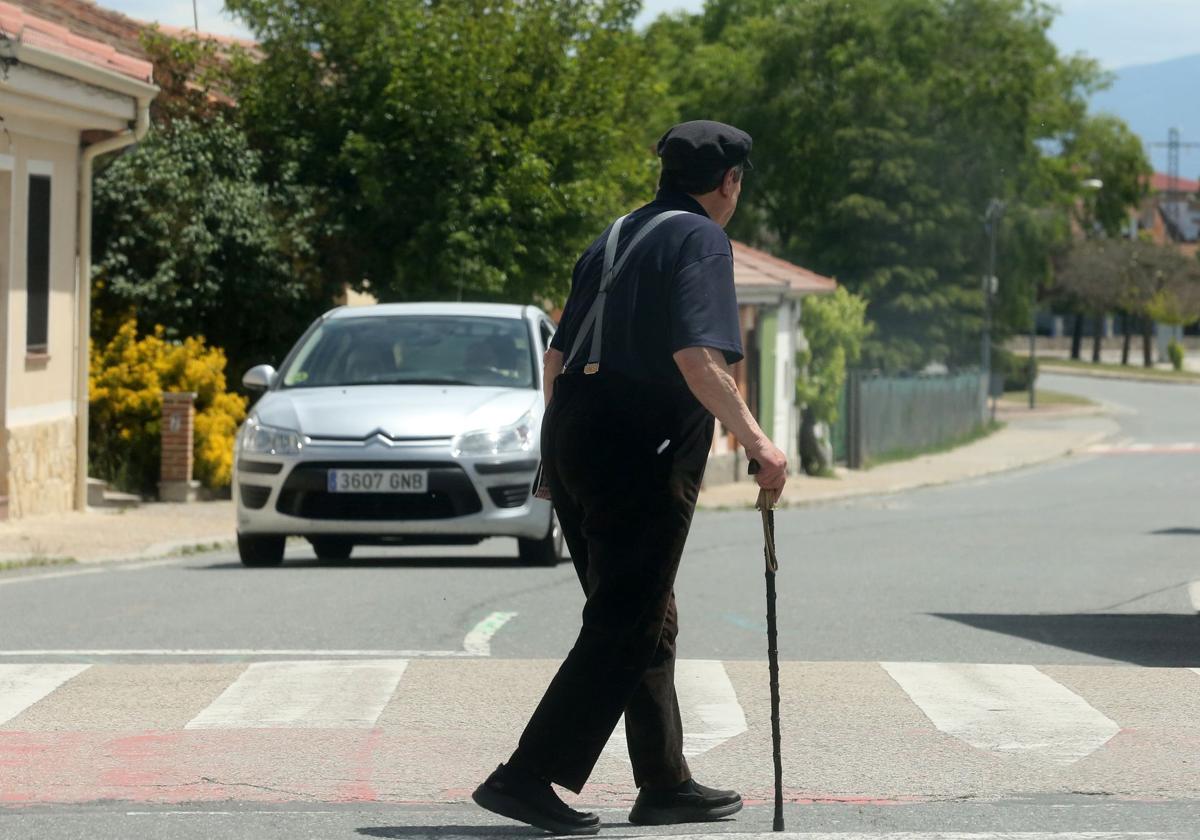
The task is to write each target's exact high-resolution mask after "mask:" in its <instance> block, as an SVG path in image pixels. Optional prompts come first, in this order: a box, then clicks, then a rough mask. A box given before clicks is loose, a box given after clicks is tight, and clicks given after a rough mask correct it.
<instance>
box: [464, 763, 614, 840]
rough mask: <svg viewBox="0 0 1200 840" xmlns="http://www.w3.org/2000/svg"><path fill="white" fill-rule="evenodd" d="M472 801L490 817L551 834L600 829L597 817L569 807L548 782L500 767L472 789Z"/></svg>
mask: <svg viewBox="0 0 1200 840" xmlns="http://www.w3.org/2000/svg"><path fill="white" fill-rule="evenodd" d="M471 798H472V799H474V800H475V804H476V805H478V806H479V807H481V808H486V809H487V810H489V811H491V812H492V813H493V814H499V815H500V816H502V817H508V818H509V819H510V820H517V821H518V822H523V823H528V824H529V825H532V826H534V827H536V828H540V829H542V830H544V831H549V832H550V833H551V834H595V833H596V832H598V831H599V830H600V818H599V817H597V816H596V815H595V814H589V813H586V812H584V811H576V810H575V809H573V808H571V807H570V806H569V805H567V803H565V802H563V801H562V800H561V799H559V798H558V794H557V793H555V792H554V788H552V787H550V783H549V782H548V781H546V780H545V779H539V778H538V777H536V776H532V775H530V774H528V773H525V772H523V771H521V770H518V769H516V768H515V767H506V766H504V765H503V764H501V765H500V766H499V767H497V768H496V772H494V773H492V775H490V776H488V777H487V781H485V782H484V783H483V784H481V785H480V786H479V787H477V788H475V792H474V793H473V794H471Z"/></svg>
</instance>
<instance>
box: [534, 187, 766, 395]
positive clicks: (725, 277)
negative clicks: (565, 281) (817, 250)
mask: <svg viewBox="0 0 1200 840" xmlns="http://www.w3.org/2000/svg"><path fill="white" fill-rule="evenodd" d="M665 210H687V211H689V212H687V213H686V214H682V215H679V216H674V217H672V218H670V219H667V220H666V221H664V222H662V223H661V224H660V225H659V226H658V227H657V228H655V229H654V230H653V231H651V232H650V233H649V234H648V235H647V236H646V238H645V239H643V240H642V241H641V242H639V243H638V244H637V246H636V248H635V250H634V252H633V253H631V254H630V257H629V260H628V261H627V262H626V263H625V266H624V268H623V269H622V270H621V273H620V275H619V276H618V277H617V278H616V279H615V280H614V281H613V284H612V286H611V287H610V289H609V292H608V302H607V304H606V306H605V311H604V334H603V336H602V339H601V355H600V371H601V373H604V372H613V373H619V374H623V375H625V376H628V377H630V378H633V379H637V380H642V381H646V382H657V383H663V384H670V385H684V384H685V383H684V380H683V375H682V374H681V373H680V372H679V368H678V367H677V366H676V364H675V360H674V359H673V358H672V356H673V354H674V353H676V352H677V351H679V350H682V349H684V348H685V347H711V348H713V349H715V350H720V351H721V352H722V353H724V355H725V359H726V361H728V362H729V363H730V364H733V363H735V362H738V361H740V360H741V359H742V338H741V330H740V327H739V323H738V310H737V297H736V295H735V293H734V288H733V250H732V248H731V247H730V244H729V237H728V236H726V235H725V231H724V230H723V229H722V228H721V226H720V225H718V224H717V223H716V222H714V221H713V220H712V219H710V218H709V217H708V214H707V213H705V212H704V208H703V207H701V206H700V204H699V202H697V201H696V200H695V199H693V198H692V197H691V196H688V195H685V194H683V193H677V192H671V191H666V190H660V191H659V192H658V195H657V196H656V198H655V199H654V201H652V202H650V203H649V204H647V205H645V206H643V207H640V208H638V209H637V210H635V211H633V213H631V214H630V215H629V217H628V218H627V219H626V220H625V221H624V222H623V223H622V225H621V233H620V237H619V240H618V244H617V254H616V259H617V260H619V259H621V256H622V255H623V254H624V253H625V251H626V249H627V247H628V245H629V242H630V241H631V240H632V239H633V238H634V236H636V235H637V232H638V231H639V230H640V229H641V228H642V226H643V225H644V224H646V222H648V221H649V220H650V219H652V218H654V216H656V215H658V214H659V213H661V212H663V211H665ZM610 229H611V227H610ZM608 233H609V231H608V230H605V231H604V233H603V234H601V235H600V237H599V238H597V239H596V241H595V242H593V243H592V244H591V245H590V246H588V249H587V250H586V251H584V252H583V256H581V257H580V258H579V261H578V262H577V263H576V264H575V271H574V273H573V275H572V278H571V294H570V296H569V297H568V298H567V303H566V306H565V308H564V309H563V315H562V320H561V322H560V323H559V329H558V332H556V333H555V334H554V338H553V340H552V341H551V342H550V346H551V347H552V348H554V349H556V350H560V351H562V353H563V355H564V360H565V356H566V355H567V354H569V353H570V350H571V347H572V345H573V344H574V342H575V338H576V335H577V334H578V332H579V329H580V327H581V326H582V323H583V321H584V319H585V318H586V316H587V312H588V309H590V308H591V305H592V302H593V301H594V300H595V299H596V294H597V291H598V290H599V287H600V275H601V273H602V271H603V266H604V246H605V243H606V242H607V241H608ZM589 332H590V330H589ZM590 345H591V336H590V335H588V336H585V338H584V341H583V345H582V346H581V347H580V349H579V353H578V354H577V355H576V356H575V358H574V359H572V360H571V364H570V365H569V367H568V368H567V372H569V373H574V372H577V371H582V370H583V366H584V365H585V364H587V357H588V351H589V349H590Z"/></svg>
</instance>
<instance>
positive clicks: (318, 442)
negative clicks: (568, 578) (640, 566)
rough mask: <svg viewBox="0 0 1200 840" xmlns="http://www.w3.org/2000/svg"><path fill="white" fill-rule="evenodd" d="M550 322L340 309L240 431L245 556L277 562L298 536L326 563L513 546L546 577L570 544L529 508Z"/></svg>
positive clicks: (316, 327)
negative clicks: (360, 553)
mask: <svg viewBox="0 0 1200 840" xmlns="http://www.w3.org/2000/svg"><path fill="white" fill-rule="evenodd" d="M553 333H554V323H553V322H552V321H551V320H550V319H549V318H548V317H546V315H545V314H544V313H543V312H542V311H541V310H540V309H538V308H537V307H534V306H517V305H507V304H483V303H413V304H379V305H376V306H366V307H354V308H346V307H343V308H339V309H335V310H333V311H331V312H328V313H326V314H325V315H323V316H322V317H321V318H319V319H317V321H316V322H315V323H313V324H312V326H310V327H309V328H308V331H307V332H305V334H304V335H303V336H302V337H301V338H300V340H299V341H298V342H297V343H296V345H295V347H293V348H292V350H291V352H290V353H289V354H288V356H287V358H286V359H284V361H283V364H282V366H281V367H280V370H279V371H278V372H276V371H275V369H274V368H272V367H271V366H269V365H259V366H258V367H255V368H252V369H251V370H249V371H248V372H247V373H246V375H245V377H244V378H243V380H242V381H243V383H244V384H245V385H246V387H247V388H250V389H254V390H261V391H265V393H264V394H263V396H262V397H261V398H260V399H259V400H258V402H257V403H256V404H255V405H254V407H253V408H252V409H251V411H250V414H249V416H248V417H247V419H246V422H245V424H244V425H243V426H242V428H241V430H240V431H239V432H238V436H237V443H236V446H235V455H234V465H233V498H234V505H235V508H236V510H237V536H238V552H239V554H240V555H241V559H242V563H244V564H245V565H247V566H272V565H277V564H278V563H280V562H282V560H283V546H284V540H285V539H286V537H288V536H303V537H306V538H307V539H308V540H309V542H311V543H312V546H313V549H314V550H315V551H316V554H317V556H318V557H319V558H321V559H326V560H337V559H346V558H348V557H349V556H350V552H351V551H352V549H353V548H354V546H356V545H368V544H373V545H378V544H443V545H445V544H453V545H459V544H473V543H477V542H479V541H481V540H483V539H484V538H486V537H496V536H503V537H516V538H517V545H518V549H519V553H520V558H521V560H522V561H523V562H525V563H528V564H538V565H551V564H554V563H557V562H558V560H559V558H560V557H561V556H562V550H563V544H562V543H563V540H562V534H561V532H560V529H559V528H558V523H557V521H556V520H555V518H554V515H553V511H552V510H551V506H550V503H549V502H546V501H542V500H540V499H535V498H533V497H532V496H531V494H530V485H531V483H532V481H533V478H534V474H535V472H536V470H537V465H538V458H539V446H538V441H539V439H540V438H539V436H540V430H541V422H542V404H543V401H542V369H541V363H540V360H541V355H542V353H543V352H544V350H545V348H546V346H547V345H548V344H549V342H550V336H551V335H553Z"/></svg>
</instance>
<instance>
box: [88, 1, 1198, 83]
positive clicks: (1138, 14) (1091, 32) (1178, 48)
mask: <svg viewBox="0 0 1200 840" xmlns="http://www.w3.org/2000/svg"><path fill="white" fill-rule="evenodd" d="M98 2H99V3H100V5H102V6H105V7H107V8H110V9H116V10H117V11H120V12H124V13H125V14H127V15H130V16H131V17H136V18H140V19H142V20H160V21H162V22H163V23H170V24H174V25H176V26H191V25H192V0H98ZM703 5H704V2H703V0H644V4H643V10H642V14H641V16H640V17H639V18H638V24H639V25H644V24H645V23H648V22H649V21H651V20H653V19H654V18H655V17H656V16H657V15H659V14H661V13H662V12H670V11H677V10H685V11H692V12H695V11H699V10H700V9H701V8H702V7H703ZM1056 5H1057V6H1058V7H1059V8H1060V9H1061V10H1062V14H1061V16H1060V17H1059V18H1058V20H1057V21H1056V22H1055V24H1054V28H1053V29H1052V30H1051V32H1050V35H1051V37H1052V38H1053V39H1054V41H1055V42H1056V43H1057V44H1058V46H1059V49H1061V50H1062V51H1064V52H1067V53H1074V52H1085V53H1087V54H1088V55H1091V56H1092V57H1094V58H1097V59H1099V60H1100V63H1101V64H1103V65H1104V66H1105V67H1106V68H1108V69H1110V70H1115V69H1118V68H1121V67H1128V66H1131V65H1137V64H1150V63H1154V62H1157V61H1166V60H1167V59H1171V58H1178V57H1179V56H1184V55H1193V54H1196V53H1200V2H1197V0H1057V4H1056ZM223 9H224V4H223V2H222V0H196V11H197V13H198V15H199V18H200V28H201V29H203V30H206V31H209V32H218V33H223V34H230V35H242V36H249V33H248V32H247V31H246V29H245V28H244V27H243V26H241V24H239V23H238V22H237V21H236V20H234V19H233V18H232V17H230V16H229V15H227V14H225V13H224V11H223Z"/></svg>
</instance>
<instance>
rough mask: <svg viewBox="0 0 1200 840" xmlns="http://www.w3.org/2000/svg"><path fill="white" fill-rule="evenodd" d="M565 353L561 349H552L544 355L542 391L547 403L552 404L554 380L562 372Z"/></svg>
mask: <svg viewBox="0 0 1200 840" xmlns="http://www.w3.org/2000/svg"><path fill="white" fill-rule="evenodd" d="M562 366H563V354H562V351H561V350H554V349H550V350H547V351H546V354H545V355H544V356H542V392H543V394H544V396H545V398H546V405H550V397H551V396H553V395H554V380H555V379H557V378H558V375H559V374H560V373H562Z"/></svg>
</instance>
